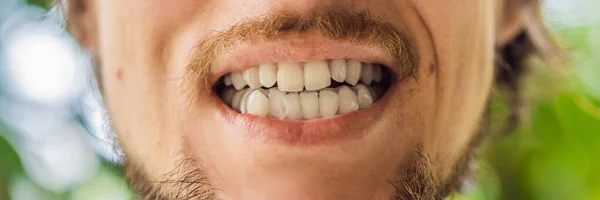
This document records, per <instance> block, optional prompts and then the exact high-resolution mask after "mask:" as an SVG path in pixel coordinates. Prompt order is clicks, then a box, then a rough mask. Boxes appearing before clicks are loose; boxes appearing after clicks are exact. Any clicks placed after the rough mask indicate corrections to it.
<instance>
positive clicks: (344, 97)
mask: <svg viewBox="0 0 600 200" xmlns="http://www.w3.org/2000/svg"><path fill="white" fill-rule="evenodd" d="M338 93H339V95H340V107H339V110H338V112H339V113H340V114H344V113H349V112H354V111H357V110H358V96H357V95H356V93H355V92H354V91H353V90H352V89H350V88H349V87H348V86H340V87H339V88H338Z"/></svg>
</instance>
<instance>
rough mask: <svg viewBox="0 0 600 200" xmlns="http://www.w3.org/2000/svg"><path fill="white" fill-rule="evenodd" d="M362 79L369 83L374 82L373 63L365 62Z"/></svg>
mask: <svg viewBox="0 0 600 200" xmlns="http://www.w3.org/2000/svg"><path fill="white" fill-rule="evenodd" d="M360 80H361V81H362V82H363V83H364V84H367V85H370V84H371V82H373V64H370V63H363V64H362V72H361V75H360Z"/></svg>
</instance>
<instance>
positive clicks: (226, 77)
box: [223, 73, 233, 86]
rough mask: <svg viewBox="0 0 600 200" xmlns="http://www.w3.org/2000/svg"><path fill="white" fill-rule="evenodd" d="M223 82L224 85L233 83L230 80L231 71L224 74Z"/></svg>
mask: <svg viewBox="0 0 600 200" xmlns="http://www.w3.org/2000/svg"><path fill="white" fill-rule="evenodd" d="M223 82H225V86H230V85H231V84H233V82H232V81H231V73H229V74H227V75H225V78H224V80H223Z"/></svg>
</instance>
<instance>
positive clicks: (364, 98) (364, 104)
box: [354, 84, 374, 109]
mask: <svg viewBox="0 0 600 200" xmlns="http://www.w3.org/2000/svg"><path fill="white" fill-rule="evenodd" d="M354 90H356V94H357V96H358V108H360V109H366V108H368V107H369V106H371V104H373V102H374V100H373V95H372V94H371V91H369V88H368V87H367V86H365V85H363V84H358V85H356V86H354Z"/></svg>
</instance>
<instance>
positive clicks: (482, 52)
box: [416, 0, 495, 169]
mask: <svg viewBox="0 0 600 200" xmlns="http://www.w3.org/2000/svg"><path fill="white" fill-rule="evenodd" d="M494 4H495V3H494V2H493V1H476V0H463V1H443V2H441V1H433V0H424V1H418V2H416V5H417V7H418V8H419V9H420V11H421V12H420V14H421V15H422V18H423V20H424V21H425V24H426V26H427V27H428V29H429V32H430V33H431V37H432V40H433V44H432V47H433V48H434V52H435V54H436V58H435V60H434V61H433V62H434V63H436V64H435V66H436V67H435V68H436V69H435V73H434V74H432V75H431V76H428V77H425V78H424V80H430V81H433V84H434V88H433V91H431V98H435V103H434V104H435V105H434V106H433V108H435V112H434V113H433V115H434V116H433V119H432V121H433V122H434V123H435V125H434V127H435V128H434V129H435V130H433V131H432V134H430V135H428V136H427V137H426V139H425V144H424V146H425V147H424V148H425V149H426V151H427V152H429V154H431V157H433V159H434V162H439V163H441V165H442V166H441V167H442V168H446V169H450V168H451V167H452V165H453V164H454V163H455V161H456V160H457V159H458V157H459V156H460V155H462V154H463V152H464V151H465V149H466V147H467V146H468V145H467V144H468V143H469V142H470V141H471V140H472V138H473V136H474V134H475V133H476V132H477V131H478V127H479V119H480V117H481V115H482V113H483V111H484V109H485V106H486V102H487V97H488V94H489V91H490V88H491V84H492V80H493V70H494V66H493V55H494V54H493V53H494V32H495V30H494V22H495V16H494V9H493V8H494ZM458 11H461V12H458ZM425 53H431V52H425ZM421 69H422V70H425V68H423V67H422V68H421Z"/></svg>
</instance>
